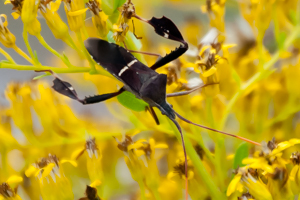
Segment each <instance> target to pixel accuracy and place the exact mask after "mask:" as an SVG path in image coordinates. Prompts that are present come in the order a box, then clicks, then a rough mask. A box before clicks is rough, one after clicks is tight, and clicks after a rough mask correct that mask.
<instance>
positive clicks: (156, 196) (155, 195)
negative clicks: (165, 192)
mask: <svg viewBox="0 0 300 200" xmlns="http://www.w3.org/2000/svg"><path fill="white" fill-rule="evenodd" d="M151 191H152V192H153V196H154V199H155V200H161V198H160V195H159V192H158V189H157V188H154V189H151Z"/></svg>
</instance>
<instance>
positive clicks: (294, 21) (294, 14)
mask: <svg viewBox="0 0 300 200" xmlns="http://www.w3.org/2000/svg"><path fill="white" fill-rule="evenodd" d="M289 19H290V20H291V22H292V24H293V25H294V26H297V24H298V20H299V19H298V16H297V12H296V11H294V10H291V11H290V13H289Z"/></svg>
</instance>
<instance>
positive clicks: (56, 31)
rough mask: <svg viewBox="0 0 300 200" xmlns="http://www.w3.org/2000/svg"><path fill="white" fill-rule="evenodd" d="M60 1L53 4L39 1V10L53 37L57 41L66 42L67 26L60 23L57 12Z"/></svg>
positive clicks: (44, 0) (42, 0) (43, 0)
mask: <svg viewBox="0 0 300 200" xmlns="http://www.w3.org/2000/svg"><path fill="white" fill-rule="evenodd" d="M60 3H61V0H57V1H55V2H52V1H47V0H41V2H40V6H39V10H40V13H41V14H42V15H43V17H44V18H45V20H46V23H47V25H48V27H49V28H50V30H51V31H52V33H53V35H54V37H55V38H57V39H61V40H63V41H64V42H67V36H68V34H69V28H68V26H67V25H66V24H65V23H64V22H63V21H62V19H61V18H60V16H59V14H58V13H57V10H58V9H59V6H60Z"/></svg>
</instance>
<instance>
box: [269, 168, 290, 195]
mask: <svg viewBox="0 0 300 200" xmlns="http://www.w3.org/2000/svg"><path fill="white" fill-rule="evenodd" d="M267 178H268V184H267V187H268V189H269V191H270V193H271V194H272V197H273V200H290V199H291V200H292V199H294V195H293V193H292V190H291V187H290V182H289V181H288V178H289V175H288V171H287V170H286V169H285V168H276V169H275V172H274V173H273V174H268V175H267Z"/></svg>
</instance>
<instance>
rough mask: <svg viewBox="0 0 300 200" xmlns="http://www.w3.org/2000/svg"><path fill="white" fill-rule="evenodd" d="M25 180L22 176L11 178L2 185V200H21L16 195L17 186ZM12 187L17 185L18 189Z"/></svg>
mask: <svg viewBox="0 0 300 200" xmlns="http://www.w3.org/2000/svg"><path fill="white" fill-rule="evenodd" d="M22 181H23V178H22V177H20V176H11V177H9V178H8V179H7V181H6V182H4V183H2V184H0V200H4V199H9V200H21V197H20V196H19V195H17V194H16V191H17V190H16V188H17V186H16V185H17V184H19V183H21V182H22ZM11 185H15V187H16V188H14V189H12V188H11Z"/></svg>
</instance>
